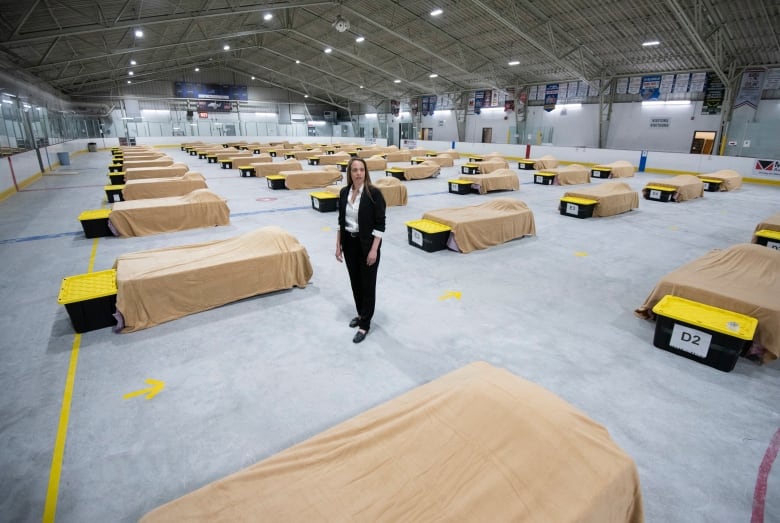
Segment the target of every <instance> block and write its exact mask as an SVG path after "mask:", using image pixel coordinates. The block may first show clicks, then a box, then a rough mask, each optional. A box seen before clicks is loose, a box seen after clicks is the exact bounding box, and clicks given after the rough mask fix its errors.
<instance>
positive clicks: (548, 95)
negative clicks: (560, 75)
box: [544, 84, 558, 113]
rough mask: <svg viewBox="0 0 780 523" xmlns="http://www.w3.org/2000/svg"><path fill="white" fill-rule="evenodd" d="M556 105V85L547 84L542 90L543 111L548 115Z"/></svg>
mask: <svg viewBox="0 0 780 523" xmlns="http://www.w3.org/2000/svg"><path fill="white" fill-rule="evenodd" d="M557 103H558V84H547V85H546V87H545V89H544V110H545V111H547V112H548V113H549V112H550V111H553V110H555V104H557Z"/></svg>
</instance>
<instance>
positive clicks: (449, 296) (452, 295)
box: [439, 291, 460, 300]
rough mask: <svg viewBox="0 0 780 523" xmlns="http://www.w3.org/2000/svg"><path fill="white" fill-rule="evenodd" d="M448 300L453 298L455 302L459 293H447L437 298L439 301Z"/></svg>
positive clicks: (458, 297)
mask: <svg viewBox="0 0 780 523" xmlns="http://www.w3.org/2000/svg"><path fill="white" fill-rule="evenodd" d="M448 298H455V299H456V300H459V299H460V291H447V292H445V293H444V294H442V295H441V296H439V300H446V299H448Z"/></svg>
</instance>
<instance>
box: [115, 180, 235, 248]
mask: <svg viewBox="0 0 780 523" xmlns="http://www.w3.org/2000/svg"><path fill="white" fill-rule="evenodd" d="M108 220H109V222H110V223H111V226H112V227H113V228H114V229H115V230H116V232H117V234H119V236H146V235H149V234H158V233H161V232H172V231H183V230H186V229H196V228H198V227H213V226H215V225H228V224H229V223H230V209H228V206H227V202H226V201H225V200H223V199H222V198H221V197H220V196H217V195H216V194H214V193H213V192H211V191H210V190H208V189H198V190H195V191H192V192H191V193H189V194H186V195H184V196H170V197H168V198H151V199H145V200H131V201H128V202H117V203H115V204H114V205H113V207H112V208H111V214H110V215H109V217H108Z"/></svg>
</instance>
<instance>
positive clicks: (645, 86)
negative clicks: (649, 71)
mask: <svg viewBox="0 0 780 523" xmlns="http://www.w3.org/2000/svg"><path fill="white" fill-rule="evenodd" d="M639 96H641V97H642V100H658V98H659V97H660V96H661V75H660V74H659V75H653V76H643V77H642V84H641V87H640V88H639Z"/></svg>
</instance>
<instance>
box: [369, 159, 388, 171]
mask: <svg viewBox="0 0 780 523" xmlns="http://www.w3.org/2000/svg"><path fill="white" fill-rule="evenodd" d="M365 160H366V167H368V170H369V171H381V172H383V173H384V171H385V169H387V160H385V159H384V157H383V156H380V155H375V156H372V157H370V158H366V159H365Z"/></svg>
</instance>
